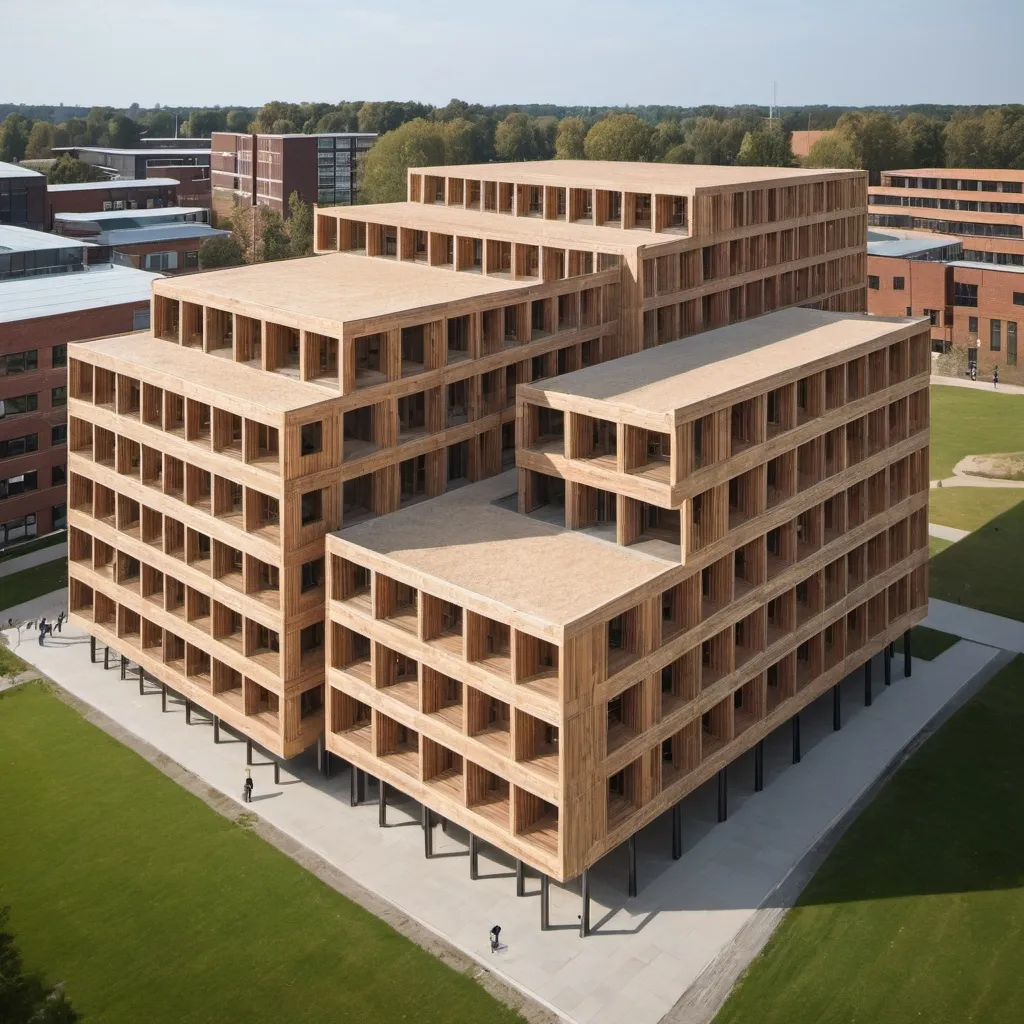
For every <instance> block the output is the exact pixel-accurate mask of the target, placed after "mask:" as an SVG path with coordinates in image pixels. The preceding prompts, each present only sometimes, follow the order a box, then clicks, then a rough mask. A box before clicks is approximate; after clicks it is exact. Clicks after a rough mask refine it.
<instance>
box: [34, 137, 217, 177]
mask: <svg viewBox="0 0 1024 1024" xmlns="http://www.w3.org/2000/svg"><path fill="white" fill-rule="evenodd" d="M182 141H184V140H182ZM53 152H54V153H70V154H71V156H73V157H75V158H76V159H78V160H82V161H84V162H85V163H87V164H89V165H90V166H92V167H96V168H98V169H99V170H101V171H103V172H104V173H105V174H106V175H107V176H108V177H110V178H115V179H116V178H124V179H133V180H134V179H138V178H146V177H148V176H149V174H148V170H147V169H148V168H150V167H154V168H160V167H183V166H184V167H208V166H209V165H210V150H209V148H203V147H199V146H182V145H175V146H173V147H171V146H168V147H151V148H142V149H120V148H117V147H114V146H56V147H54V150H53ZM158 176H159V177H167V176H168V175H166V174H164V175H158Z"/></svg>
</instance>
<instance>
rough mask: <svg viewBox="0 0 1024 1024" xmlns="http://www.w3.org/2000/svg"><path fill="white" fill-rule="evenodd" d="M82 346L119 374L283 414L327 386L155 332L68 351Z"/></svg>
mask: <svg viewBox="0 0 1024 1024" xmlns="http://www.w3.org/2000/svg"><path fill="white" fill-rule="evenodd" d="M80 351H81V353H82V355H84V356H85V357H86V358H87V360H88V361H89V362H91V363H94V364H96V365H100V366H105V367H106V368H108V369H114V370H116V371H117V372H118V373H124V374H138V376H139V377H140V379H142V380H144V381H146V382H148V383H151V384H157V385H158V386H161V387H164V386H166V387H173V385H172V384H171V383H170V382H172V381H175V382H178V383H179V384H180V385H181V388H182V390H183V392H184V393H186V394H187V395H188V397H190V398H199V399H202V400H204V401H208V402H210V403H211V404H212V405H223V398H224V397H225V396H227V397H230V398H233V399H235V400H236V401H239V402H244V403H246V404H247V405H250V406H252V407H253V408H255V409H260V410H263V411H264V412H267V413H272V414H276V415H282V414H284V413H287V412H291V411H294V410H297V409H306V408H308V407H309V406H313V405H319V404H320V403H321V402H323V401H324V392H323V389H322V388H319V387H316V386H315V385H313V384H304V383H303V382H302V381H297V380H292V379H291V378H289V377H285V376H283V375H282V374H279V373H266V372H264V371H263V370H257V369H256V368H254V367H251V366H245V365H243V364H241V363H234V362H232V361H231V360H229V359H211V358H210V357H209V356H208V355H207V354H206V353H204V352H202V351H201V350H200V349H195V348H182V347H181V346H180V345H176V344H174V342H171V341H161V340H159V339H158V338H154V337H152V336H151V335H140V334H121V335H116V336H115V337H111V338H102V339H100V340H99V341H86V342H79V343H77V344H74V345H72V346H71V352H70V355H71V356H72V357H77V356H79V352H80ZM157 376H159V377H160V378H162V379H160V380H158V379H157Z"/></svg>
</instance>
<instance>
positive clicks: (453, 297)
mask: <svg viewBox="0 0 1024 1024" xmlns="http://www.w3.org/2000/svg"><path fill="white" fill-rule="evenodd" d="M530 284H533V285H536V284H537V282H536V281H533V282H526V281H510V280H507V279H501V278H495V277H485V276H483V275H481V274H456V273H453V272H452V271H450V270H442V269H440V268H439V267H428V266H424V265H422V264H418V263H417V264H409V263H402V262H399V261H398V260H388V259H368V258H367V257H366V256H357V255H355V254H353V253H329V254H328V255H326V256H310V257H305V258H303V259H294V260H278V261H276V262H271V263H258V264H255V265H252V266H246V267H231V268H228V269H225V270H216V271H213V272H210V273H206V274H199V275H196V276H194V277H190V278H188V279H178V280H168V281H165V282H164V283H163V284H162V285H161V287H160V289H159V294H161V295H168V296H171V297H173V298H181V299H184V300H186V301H188V302H196V303H209V304H212V305H214V306H219V307H220V308H222V309H233V310H238V311H240V312H242V313H245V314H247V315H250V316H251V315H262V316H264V317H266V318H267V319H270V320H273V319H274V318H275V317H288V318H291V319H296V320H298V319H306V320H309V321H313V320H316V321H320V322H325V321H328V322H330V323H331V324H335V325H337V324H339V323H342V322H345V321H352V320H365V319H368V318H370V317H382V316H389V315H393V314H396V313H405V312H411V311H413V310H419V309H429V308H431V307H434V306H437V307H439V308H442V309H443V308H444V307H445V306H446V305H447V304H448V303H450V302H455V301H458V300H460V299H472V298H475V297H476V296H478V295H499V294H501V293H502V292H508V291H518V290H521V289H523V288H524V287H528V286H529V285H530ZM313 329H315V328H313Z"/></svg>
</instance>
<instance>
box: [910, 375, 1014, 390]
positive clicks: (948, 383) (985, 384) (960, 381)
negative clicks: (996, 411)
mask: <svg viewBox="0 0 1024 1024" xmlns="http://www.w3.org/2000/svg"><path fill="white" fill-rule="evenodd" d="M930 383H932V384H939V385H943V386H945V387H951V388H974V389H975V390H976V391H995V392H996V393H997V394H1000V395H1024V387H1020V386H1019V385H1017V384H1000V385H999V387H997V388H995V387H993V386H992V377H991V375H990V376H989V378H988V380H987V381H986V380H980V379H979V380H976V381H973V380H967V379H966V378H964V377H939V376H937V375H936V374H934V373H933V374H932V377H931V381H930Z"/></svg>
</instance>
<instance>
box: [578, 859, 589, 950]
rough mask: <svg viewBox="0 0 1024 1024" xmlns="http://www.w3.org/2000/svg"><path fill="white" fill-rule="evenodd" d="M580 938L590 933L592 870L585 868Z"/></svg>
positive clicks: (581, 890) (582, 878) (582, 880)
mask: <svg viewBox="0 0 1024 1024" xmlns="http://www.w3.org/2000/svg"><path fill="white" fill-rule="evenodd" d="M580 902H581V904H582V906H581V907H580V938H581V939H585V938H586V937H587V936H588V935H589V934H590V871H589V869H587V868H584V869H583V874H582V875H580Z"/></svg>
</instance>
